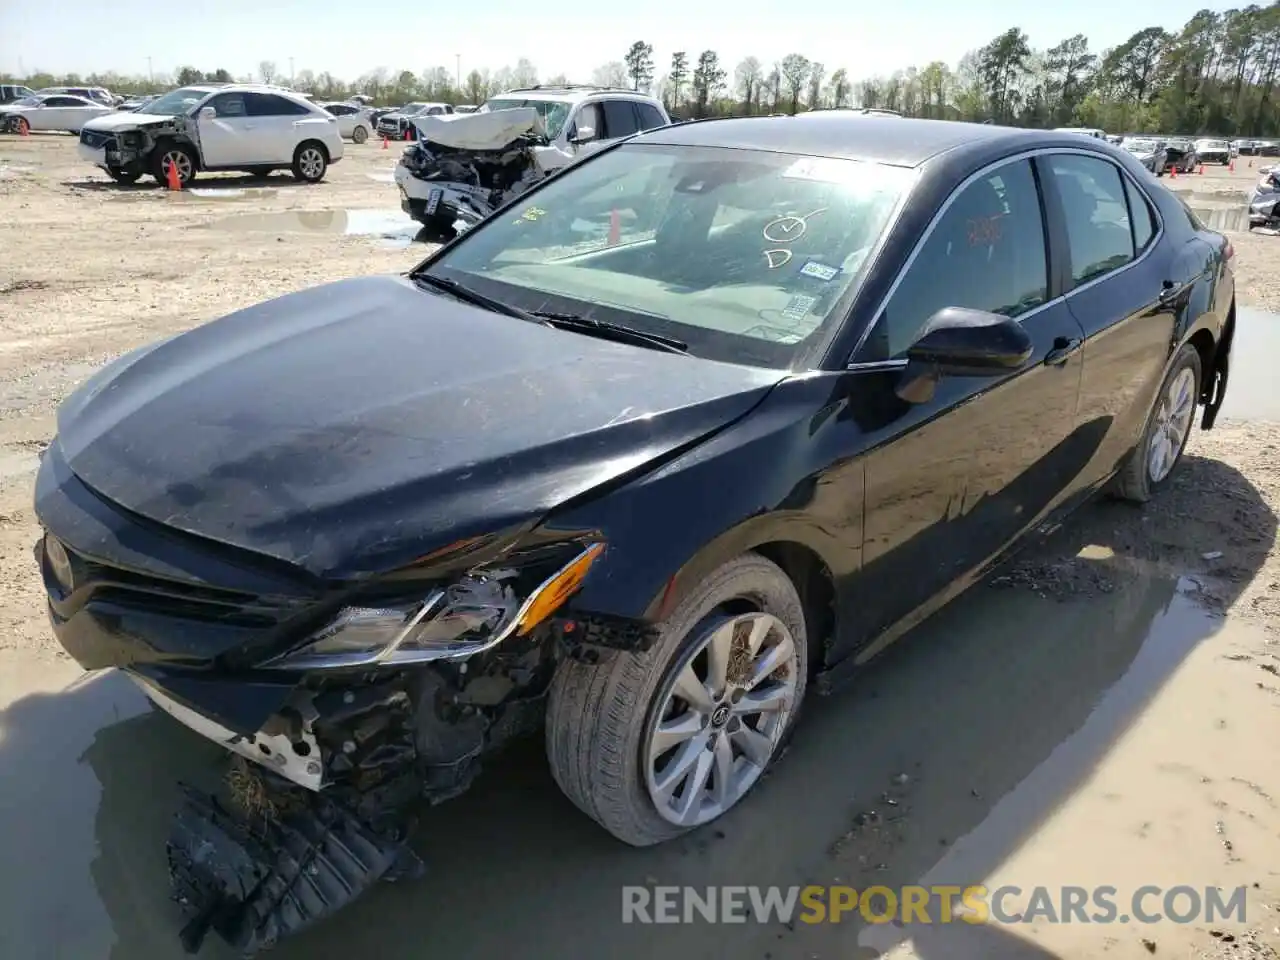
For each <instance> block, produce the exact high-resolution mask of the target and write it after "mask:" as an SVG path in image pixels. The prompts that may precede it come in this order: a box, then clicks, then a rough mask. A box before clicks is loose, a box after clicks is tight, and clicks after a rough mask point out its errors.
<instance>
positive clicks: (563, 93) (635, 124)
mask: <svg viewBox="0 0 1280 960" xmlns="http://www.w3.org/2000/svg"><path fill="white" fill-rule="evenodd" d="M517 107H532V108H533V109H535V110H537V111H538V115H539V116H540V117H541V118H542V125H543V127H544V128H545V129H546V131H547V137H548V139H550V141H551V144H550V149H551V150H554V151H555V152H556V153H559V154H561V155H562V156H563V157H564V161H563V162H562V163H560V164H557V165H558V166H564V164H566V163H568V162H570V161H572V160H575V159H577V157H578V155H579V154H581V153H583V152H589V151H590V149H598V148H599V147H601V146H603V145H604V144H606V143H609V142H610V141H613V140H617V139H619V138H620V137H629V136H631V134H633V133H638V132H640V131H641V130H652V129H653V128H654V127H665V126H666V125H667V124H669V123H670V122H671V118H670V117H669V116H667V108H666V107H664V106H663V105H662V101H661V100H659V99H657V98H656V97H651V96H649V95H648V94H647V93H639V92H637V91H635V90H622V89H614V88H611V87H596V86H585V85H577V84H566V85H564V86H537V87H525V88H523V89H520V90H509V91H507V92H506V93H501V94H498V95H497V96H495V97H490V98H489V99H488V100H487V101H485V103H484V105H483V106H482V107H480V112H488V111H492V110H513V109H515V108H517ZM542 165H543V167H544V168H547V169H550V168H551V165H550V164H548V163H547V162H546V159H543V161H542Z"/></svg>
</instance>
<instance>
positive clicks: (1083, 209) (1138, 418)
mask: <svg viewBox="0 0 1280 960" xmlns="http://www.w3.org/2000/svg"><path fill="white" fill-rule="evenodd" d="M1040 162H1041V166H1042V169H1043V171H1044V172H1045V174H1046V180H1047V183H1048V184H1050V185H1051V187H1052V188H1053V193H1054V195H1055V198H1054V200H1053V202H1055V203H1056V204H1057V205H1058V206H1060V208H1061V210H1062V220H1063V224H1064V226H1065V233H1066V240H1067V248H1068V255H1069V261H1070V264H1069V273H1068V274H1067V276H1068V291H1067V295H1066V302H1067V304H1068V306H1069V307H1070V309H1071V312H1072V315H1073V316H1075V318H1076V319H1077V320H1078V321H1079V322H1080V324H1081V326H1082V327H1083V329H1084V334H1085V345H1084V372H1083V374H1082V377H1081V385H1080V408H1079V418H1080V422H1081V424H1082V426H1084V425H1088V424H1093V425H1094V427H1093V429H1095V430H1101V431H1103V433H1104V436H1103V440H1102V442H1101V444H1100V446H1099V448H1098V451H1097V454H1096V456H1095V458H1094V460H1093V462H1092V463H1091V464H1090V465H1089V467H1088V470H1087V475H1086V477H1084V478H1083V479H1084V480H1085V481H1087V482H1097V481H1100V480H1102V479H1104V478H1105V477H1106V476H1108V475H1109V474H1110V473H1111V472H1112V471H1113V470H1114V469H1115V468H1116V467H1117V466H1118V464H1119V462H1120V460H1121V459H1122V458H1123V457H1124V456H1125V454H1127V453H1128V451H1129V450H1130V449H1131V448H1132V446H1133V445H1134V444H1135V443H1136V442H1137V440H1138V438H1139V435H1140V433H1141V431H1142V429H1143V427H1144V425H1145V423H1146V416H1147V411H1148V410H1149V409H1150V407H1151V404H1152V402H1153V401H1154V399H1155V394H1156V391H1157V390H1158V389H1159V386H1160V382H1161V380H1162V379H1163V376H1164V367H1165V363H1166V361H1167V360H1168V357H1169V351H1170V348H1171V347H1170V345H1171V344H1172V342H1173V336H1174V325H1175V321H1176V310H1177V305H1178V303H1179V302H1185V296H1186V295H1187V294H1188V293H1189V290H1190V286H1191V281H1192V280H1193V279H1194V277H1195V276H1196V274H1197V273H1198V270H1199V265H1200V264H1202V262H1203V259H1204V258H1203V252H1202V251H1198V250H1196V249H1194V246H1193V245H1194V244H1195V241H1194V240H1192V241H1189V245H1191V246H1189V247H1188V249H1187V250H1186V251H1184V252H1183V255H1182V256H1180V255H1179V251H1176V250H1173V249H1172V248H1171V247H1169V246H1168V245H1166V244H1161V243H1160V242H1159V241H1160V238H1161V233H1162V231H1161V228H1160V221H1159V217H1158V216H1157V214H1156V212H1155V210H1154V208H1153V206H1152V204H1151V203H1150V201H1149V200H1147V198H1146V195H1145V193H1144V191H1143V190H1142V189H1141V188H1140V187H1139V186H1138V185H1137V183H1136V181H1134V180H1133V179H1131V178H1130V177H1129V176H1128V175H1127V174H1125V173H1123V172H1122V171H1121V170H1120V168H1119V166H1117V165H1116V164H1115V163H1113V162H1112V161H1111V160H1109V159H1107V158H1104V157H1101V156H1098V155H1095V154H1084V153H1055V154H1052V155H1050V156H1047V157H1044V158H1042V160H1041V161H1040ZM1064 272H1065V271H1064Z"/></svg>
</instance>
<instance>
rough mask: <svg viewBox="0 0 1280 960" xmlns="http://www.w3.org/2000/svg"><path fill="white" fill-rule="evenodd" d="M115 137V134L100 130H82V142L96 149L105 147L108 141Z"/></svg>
mask: <svg viewBox="0 0 1280 960" xmlns="http://www.w3.org/2000/svg"><path fill="white" fill-rule="evenodd" d="M114 139H115V134H111V133H102V132H101V131H99V130H81V131H80V142H81V143H83V144H84V145H85V146H86V147H92V148H93V149H94V150H97V149H100V148H101V147H105V146H106V145H107V144H108V143H110V142H111V141H112V140H114Z"/></svg>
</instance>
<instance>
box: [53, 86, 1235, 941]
mask: <svg viewBox="0 0 1280 960" xmlns="http://www.w3.org/2000/svg"><path fill="white" fill-rule="evenodd" d="M1231 258H1232V249H1231V245H1230V244H1229V243H1228V241H1227V240H1226V239H1224V238H1223V237H1222V236H1221V235H1220V234H1217V233H1214V232H1212V231H1209V230H1205V229H1204V228H1203V227H1202V226H1201V225H1200V224H1199V223H1198V222H1197V221H1196V220H1195V218H1194V217H1193V216H1192V214H1191V213H1190V212H1189V211H1188V209H1187V208H1186V207H1185V206H1183V204H1182V203H1181V202H1180V201H1179V200H1178V199H1177V198H1176V197H1175V196H1174V195H1173V194H1172V193H1170V192H1168V191H1167V190H1165V189H1164V188H1163V187H1162V186H1161V185H1159V184H1158V183H1157V182H1156V181H1155V180H1154V179H1153V178H1152V177H1151V176H1150V175H1149V173H1148V172H1147V171H1145V170H1144V169H1143V167H1142V165H1141V164H1140V163H1139V162H1138V161H1137V160H1135V159H1134V158H1133V157H1132V156H1131V155H1130V154H1128V153H1126V152H1125V151H1123V150H1119V149H1116V148H1115V147H1112V146H1111V145H1109V144H1106V143H1104V142H1102V141H1099V140H1091V139H1086V138H1082V137H1080V136H1078V135H1075V134H1054V133H1043V132H1036V131H1025V130H1024V131H1019V130H1010V129H1004V128H1000V127H996V126H974V125H967V124H957V123H946V122H938V121H921V120H910V119H900V118H876V117H866V116H850V115H848V114H844V113H841V112H839V111H830V112H819V113H813V114H810V115H807V116H799V117H784V118H751V119H730V120H716V121H704V122H694V123H687V124H682V125H679V126H670V127H664V128H661V129H659V130H655V131H652V132H650V133H646V134H643V135H640V136H637V137H633V138H631V139H629V140H626V141H623V142H620V143H618V144H614V145H609V146H607V147H605V148H603V149H602V150H601V151H599V152H598V153H596V154H594V155H592V156H590V157H588V158H586V159H584V160H583V161H582V162H581V163H578V164H575V165H574V166H572V167H571V168H569V169H567V170H566V171H564V172H563V173H561V174H559V175H557V176H554V177H551V178H549V179H547V180H546V181H544V182H543V183H542V184H540V185H539V186H538V187H537V188H535V189H534V190H532V191H531V192H529V193H527V194H526V195H524V196H523V197H521V198H519V199H518V200H517V201H516V202H514V203H512V204H511V205H508V206H507V207H505V208H504V209H502V210H500V211H499V212H498V213H497V214H495V215H494V216H493V217H491V218H490V219H489V220H487V221H485V222H483V223H481V224H480V225H479V226H477V227H476V228H474V229H472V230H471V231H470V232H468V233H466V234H464V235H463V236H462V237H460V238H459V239H457V240H455V241H453V242H452V243H450V244H448V245H447V246H445V247H444V248H442V249H441V250H439V251H438V252H436V253H435V254H433V255H432V256H431V257H429V258H428V259H427V260H426V261H424V262H423V263H422V264H420V265H419V266H418V267H417V268H416V269H414V270H413V271H411V272H410V273H409V274H408V275H406V276H399V277H383V278H361V279H354V280H348V281H344V282H340V283H336V284H330V285H326V286H321V287H318V288H314V289H311V290H306V291H303V292H300V293H295V294H291V295H289V296H285V297H283V298H281V299H278V300H274V301H271V302H268V303H263V304H260V305H258V306H254V307H251V308H249V309H246V310H242V311H240V312H238V313H235V314H232V315H230V316H228V317H225V318H223V319H220V320H217V321H214V322H212V323H209V324H206V325H204V326H201V327H198V328H196V329H194V330H191V331H190V332H188V333H185V334H182V335H179V336H177V337H174V338H172V339H169V340H165V341H162V342H160V343H157V344H155V345H152V346H149V347H146V348H144V349H142V350H139V351H137V352H135V353H133V354H130V355H128V356H126V357H124V358H122V359H120V360H118V361H116V362H115V363H113V364H112V365H110V366H109V367H107V368H106V369H104V370H103V371H101V372H100V373H98V374H97V375H96V376H94V377H93V378H92V379H91V380H90V381H89V382H87V383H86V384H84V385H83V386H82V387H81V388H80V389H79V391H78V392H77V393H75V394H74V395H73V396H72V397H70V398H69V399H68V400H67V401H66V402H65V403H64V404H63V406H62V408H61V411H60V413H59V419H58V433H57V437H56V439H55V440H54V441H53V443H52V444H51V446H50V447H49V449H48V451H47V452H46V454H45V456H44V459H43V462H42V465H41V468H40V473H39V478H38V482H37V489H36V509H37V512H38V515H39V518H40V520H41V522H42V524H43V525H44V528H45V534H44V537H43V539H42V540H41V542H40V543H39V544H38V545H37V548H36V554H37V560H38V562H39V565H40V570H41V572H42V574H43V578H44V584H45V586H46V588H47V590H48V595H49V608H50V615H51V618H52V622H53V628H54V630H55V632H56V633H57V635H58V638H59V639H60V641H61V642H62V644H63V645H64V646H65V648H66V649H67V650H68V652H69V653H70V654H71V655H72V656H73V657H74V658H75V659H76V660H77V661H79V662H80V663H81V664H82V665H83V666H84V667H86V668H91V669H92V668H100V667H112V666H114V667H120V668H122V669H124V670H126V671H127V672H128V674H129V675H130V676H131V677H132V678H133V679H134V680H136V681H137V683H138V684H139V685H140V686H141V687H142V688H143V689H144V690H145V691H146V693H147V695H148V696H150V697H151V698H152V700H153V701H154V702H155V703H156V704H157V705H158V706H160V707H161V708H163V709H165V710H167V711H168V712H170V713H172V714H173V715H174V716H175V717H177V718H178V719H179V720H180V721H181V722H183V723H185V724H186V725H188V726H189V727H191V728H192V729H194V730H196V731H198V732H199V733H201V734H202V735H204V736H206V737H208V738H211V739H213V740H216V741H218V742H219V743H221V744H223V745H224V746H225V747H226V748H227V750H228V751H230V752H232V753H235V754H238V756H237V757H235V758H234V760H235V762H236V764H237V765H238V766H237V770H238V774H239V776H238V778H235V779H233V781H232V782H233V783H239V784H240V785H241V792H242V793H243V794H245V795H247V796H251V797H254V798H256V800H254V802H253V804H252V808H253V810H254V811H256V816H255V826H254V829H253V830H251V831H250V830H249V829H247V828H246V827H245V826H244V825H243V818H242V815H240V814H237V813H235V812H234V811H233V810H232V809H228V808H225V807H223V806H219V805H215V804H214V803H212V802H211V801H209V800H208V799H207V798H204V797H201V796H198V795H192V796H191V797H190V799H189V802H188V804H187V806H186V807H184V808H183V810H181V811H180V814H179V816H178V817H177V819H176V821H175V827H174V830H173V834H172V839H171V842H170V850H169V856H170V861H171V863H172V865H173V873H174V877H175V882H176V883H177V886H178V894H179V900H180V902H182V903H184V904H186V905H187V906H188V907H190V908H191V909H192V911H193V912H194V919H193V921H192V922H191V924H190V925H189V926H188V927H187V928H186V937H187V941H188V944H189V945H191V944H194V943H197V942H198V941H199V939H200V937H201V936H202V935H203V933H204V931H205V929H206V928H208V927H209V926H210V925H212V926H213V927H214V928H215V929H217V931H218V932H219V933H220V934H221V935H222V936H223V937H224V938H226V939H227V940H229V941H231V942H233V943H234V944H236V945H237V946H238V947H240V948H241V949H243V950H246V951H252V950H253V949H255V948H257V947H258V946H261V945H262V944H264V943H267V942H270V941H272V940H273V939H274V938H276V937H279V936H282V935H285V934H288V933H290V932H292V931H294V930H296V929H298V928H299V927H301V926H305V925H306V924H308V923H309V922H311V921H313V920H315V919H316V918H318V917H320V916H323V915H324V914H326V913H328V912H330V911H332V910H334V909H336V908H338V907H340V906H341V905H343V904H344V903H346V902H348V901H349V900H350V899H351V898H353V897H354V896H357V895H359V894H360V893H361V892H362V891H364V890H365V889H366V888H367V887H368V886H370V885H371V884H372V883H373V882H374V881H376V880H378V879H379V878H382V877H397V878H402V877H404V876H406V875H408V874H411V873H412V872H413V871H414V870H415V869H420V865H418V864H416V862H415V861H414V859H413V857H412V855H411V854H409V853H408V852H407V849H406V848H405V846H404V843H403V838H404V836H405V826H404V825H405V822H406V818H407V817H408V816H409V811H410V810H411V809H412V807H413V805H414V803H415V802H418V801H421V800H422V799H423V798H426V799H428V800H432V801H435V800H441V799H445V798H448V797H452V796H455V795H456V794H458V793H461V792H462V791H463V790H465V789H466V787H467V785H468V784H469V783H470V782H471V779H472V777H473V776H474V775H475V773H476V771H477V769H478V766H477V764H478V758H479V757H481V756H482V755H488V754H490V753H491V752H492V751H493V750H494V748H496V747H497V746H499V745H500V744H501V743H502V742H503V741H505V740H507V739H509V738H510V737H512V736H514V735H516V734H518V733H520V732H521V731H529V730H535V731H536V730H540V731H542V733H543V735H544V736H545V740H546V752H547V757H548V759H549V762H550V766H551V770H552V773H553V774H554V776H555V779H556V781H557V782H558V783H559V784H560V786H561V787H562V788H563V790H564V792H565V793H566V794H567V795H568V796H569V798H570V799H571V800H572V801H573V802H574V803H575V804H577V805H578V806H579V807H580V808H581V809H582V811H583V812H584V813H585V814H586V815H587V816H589V817H591V818H593V819H595V820H596V821H597V822H598V823H599V824H600V825H601V826H603V827H604V828H605V829H606V830H608V831H609V832H610V833H612V834H613V835H614V836H616V837H617V838H619V839H621V840H622V841H625V842H626V843H628V844H634V845H646V844H653V843H658V842H660V841H664V840H667V839H670V838H672V837H676V836H678V835H680V834H682V833H685V832H686V831H688V830H691V829H693V828H695V827H698V826H700V825H703V824H706V823H708V822H710V821H713V820H715V819H716V818H717V817H719V816H720V815H721V814H723V813H724V812H725V811H726V810H728V809H729V808H731V807H732V806H733V805H734V804H736V803H738V802H739V801H740V800H742V798H743V797H744V796H745V795H746V794H747V793H749V792H750V791H751V789H752V787H753V786H754V785H755V784H756V783H757V782H759V779H760V777H761V775H762V774H763V773H764V772H765V771H766V770H767V769H768V768H769V766H770V765H771V763H772V762H773V761H774V759H775V757H777V756H778V754H779V752H780V750H781V748H782V746H783V744H784V743H785V742H786V740H787V738H788V737H789V736H790V735H791V734H792V733H793V731H798V733H799V735H801V736H803V735H804V728H803V726H802V725H801V726H800V727H799V728H797V719H798V718H799V716H800V714H801V711H802V708H803V706H804V704H805V703H806V701H807V700H808V699H809V697H810V696H811V695H812V693H813V692H814V691H815V690H826V689H830V688H831V687H832V686H833V685H835V684H836V682H837V681H840V680H842V679H845V678H847V677H848V676H849V675H851V674H852V673H854V672H855V671H857V670H858V669H859V668H860V667H861V666H862V665H863V664H864V663H865V662H866V661H867V660H868V658H870V657H871V656H872V655H873V654H875V653H876V652H877V651H879V650H880V649H882V648H883V647H884V646H885V645H886V644H887V643H889V642H890V641H891V640H893V639H894V638H896V637H897V636H898V635H900V634H901V633H902V632H904V631H905V630H906V628H907V627H909V626H910V625H911V624H914V623H916V622H918V621H919V620H920V619H921V618H922V617H923V616H924V615H926V614H927V613H929V612H930V611H932V610H934V609H936V608H938V607H939V606H941V605H942V604H944V603H945V602H947V601H948V600H949V599H950V598H952V597H954V596H955V595H956V594H957V593H958V592H959V591H961V590H962V589H964V588H965V587H966V586H968V585H970V584H972V583H973V582H974V581H975V580H976V579H977V578H979V577H981V576H982V575H983V574H984V573H985V572H986V571H988V570H989V569H991V567H992V566H993V565H994V564H995V563H997V562H998V561H1000V560H1001V559H1002V558H1003V557H1004V556H1005V555H1007V553H1008V552H1009V551H1010V550H1011V549H1012V548H1013V547H1014V546H1015V545H1016V544H1017V543H1018V542H1019V541H1020V540H1022V539H1023V538H1025V537H1027V536H1028V535H1030V534H1031V533H1032V531H1035V530H1037V529H1039V528H1042V527H1043V526H1044V525H1046V524H1048V523H1051V522H1053V521H1054V520H1055V519H1056V518H1057V517H1059V516H1061V515H1063V514H1065V513H1066V512H1068V511H1070V510H1071V509H1072V508H1074V507H1076V506H1077V505H1079V504H1080V503H1082V502H1083V501H1085V500H1086V499H1087V498H1088V497H1089V496H1090V495H1092V494H1094V493H1097V492H1101V491H1103V490H1104V489H1106V490H1110V491H1111V492H1113V493H1114V494H1116V495H1118V496H1120V497H1124V498H1127V499H1129V500H1133V501H1137V502H1142V501H1145V500H1147V499H1148V498H1150V497H1152V496H1154V495H1156V494H1158V492H1159V491H1160V488H1161V487H1162V486H1164V485H1165V484H1167V483H1168V482H1169V477H1170V475H1171V473H1172V471H1173V470H1174V469H1175V468H1176V466H1177V464H1178V461H1179V458H1180V457H1181V455H1182V451H1183V448H1184V446H1185V444H1186V443H1187V440H1188V437H1189V436H1190V435H1191V431H1192V429H1193V426H1194V422H1195V419H1196V412H1197V407H1200V408H1202V413H1201V417H1200V425H1201V426H1202V427H1203V428H1206V429H1207V428H1209V427H1211V426H1212V425H1213V421H1214V417H1215V415H1216V414H1217V411H1218V409H1219V406H1220V405H1221V403H1222V400H1223V395H1224V390H1225V387H1226V382H1227V372H1228V360H1229V356H1230V352H1231V341H1232V331H1233V329H1234V317H1235V292H1234V280H1233V277H1232V271H1231ZM246 784H249V786H246ZM275 797H280V798H282V799H280V800H279V802H276V801H275V800H273V799H272V798H275ZM233 798H234V797H233ZM264 798H266V799H264ZM264 811H266V812H267V813H268V815H266V816H264ZM483 842H484V840H483V837H477V839H476V843H477V844H483Z"/></svg>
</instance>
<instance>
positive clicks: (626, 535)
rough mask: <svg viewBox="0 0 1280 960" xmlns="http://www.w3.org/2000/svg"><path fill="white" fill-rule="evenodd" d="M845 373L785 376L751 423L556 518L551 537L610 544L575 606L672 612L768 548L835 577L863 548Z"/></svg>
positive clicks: (855, 439) (856, 446)
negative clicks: (733, 563)
mask: <svg viewBox="0 0 1280 960" xmlns="http://www.w3.org/2000/svg"><path fill="white" fill-rule="evenodd" d="M844 384H845V378H844V377H843V376H842V375H841V374H813V375H809V376H805V377H798V378H795V379H791V380H787V381H784V382H783V383H782V384H780V385H778V386H777V387H775V388H774V390H773V391H772V392H771V393H770V395H769V396H768V398H766V399H765V401H764V402H763V403H762V404H761V405H760V407H758V408H757V409H756V410H754V411H753V412H752V413H751V414H750V415H749V416H748V417H746V418H745V419H744V420H743V421H741V422H739V423H738V424H736V425H734V426H733V427H731V428H730V429H728V430H725V431H723V432H722V433H720V434H717V435H716V436H715V437H713V438H712V439H710V440H708V441H707V442H706V443H703V444H701V445H699V446H698V447H696V448H694V449H692V450H690V451H688V452H687V453H685V454H683V455H682V456H681V457H679V458H678V459H676V460H673V461H672V462H671V463H669V464H666V465H665V466H663V467H662V468H661V469H659V470H657V471H654V472H653V473H651V474H648V475H646V476H644V477H642V478H639V479H637V480H635V481H633V482H631V483H629V484H627V485H625V486H623V487H620V488H618V489H615V490H613V491H612V492H610V493H608V494H607V495H605V496H603V497H600V498H598V499H593V500H591V501H589V502H586V503H583V504H581V505H579V506H576V507H572V508H569V509H565V510H561V511H557V512H554V513H553V514H551V515H550V516H549V517H548V518H547V519H546V520H545V521H544V523H543V524H542V528H543V530H544V531H545V532H546V533H547V534H548V535H550V536H557V537H563V536H569V535H573V534H578V533H581V532H583V531H593V532H598V533H599V534H602V535H603V536H604V538H605V540H606V542H607V544H608V547H607V549H606V550H605V553H604V554H603V556H602V557H601V559H600V560H599V561H597V562H596V564H595V565H594V566H593V567H592V569H591V572H590V574H589V575H588V577H587V579H586V580H585V581H584V583H583V586H582V589H581V590H580V592H579V593H578V594H577V595H576V596H575V597H574V598H573V600H572V601H571V609H573V610H575V611H577V612H580V613H597V614H605V615H609V616H617V617H625V618H629V619H637V620H647V621H657V620H661V619H663V618H664V617H665V616H666V615H667V614H668V613H669V612H670V611H671V610H672V609H673V608H674V607H675V605H676V604H678V603H679V601H680V599H681V598H682V597H683V596H684V595H685V594H686V593H687V592H688V591H689V590H690V589H691V588H692V587H693V586H694V585H695V584H697V583H698V582H699V581H700V580H702V579H703V578H704V577H705V576H706V575H707V574H708V573H709V572H711V571H712V570H714V569H715V568H716V567H718V566H720V565H721V564H722V563H724V562H725V561H726V560H729V559H731V558H732V557H735V556H737V555H739V554H741V553H743V552H745V551H748V550H752V549H755V548H757V547H760V546H761V545H764V544H778V543H788V544H794V545H797V546H799V547H802V548H804V549H805V550H806V551H808V552H809V553H811V554H812V556H813V558H814V559H816V560H817V561H818V562H819V563H820V564H821V565H822V566H823V567H825V568H826V570H827V571H828V572H829V574H830V576H831V578H832V579H833V580H834V581H835V582H837V583H838V582H839V581H840V580H842V579H844V578H846V577H848V576H850V575H852V574H853V573H854V572H855V571H856V570H857V568H858V566H859V565H860V560H861V549H862V499H863V496H862V491H863V470H862V463H861V461H860V460H859V459H857V457H856V453H858V452H860V447H861V445H862V442H863V438H862V434H861V431H860V429H859V428H858V427H857V426H856V424H855V423H854V421H853V419H852V417H851V416H850V415H849V413H848V404H847V401H846V400H845V397H846V396H847V394H846V393H845V388H844Z"/></svg>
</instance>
